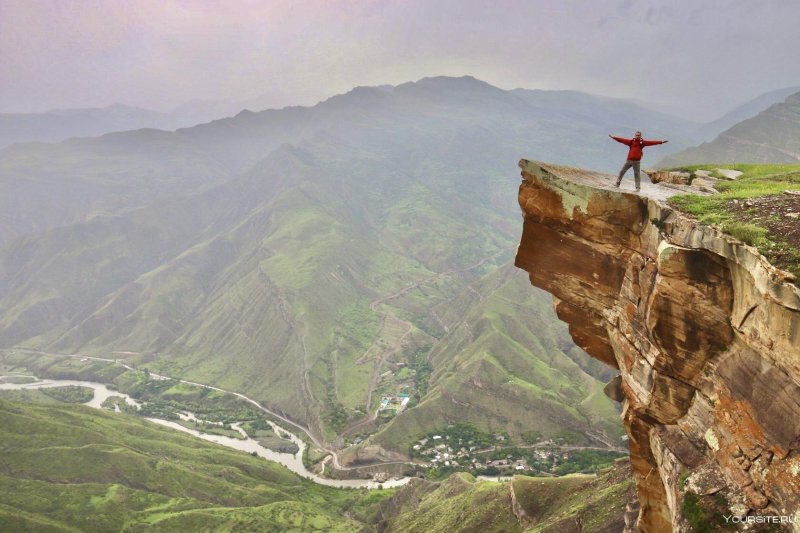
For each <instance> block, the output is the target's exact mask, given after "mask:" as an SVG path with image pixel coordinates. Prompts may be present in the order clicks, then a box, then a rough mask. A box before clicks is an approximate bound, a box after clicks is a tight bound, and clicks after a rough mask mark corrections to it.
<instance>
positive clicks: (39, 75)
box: [0, 0, 800, 118]
mask: <svg viewBox="0 0 800 533" xmlns="http://www.w3.org/2000/svg"><path fill="white" fill-rule="evenodd" d="M798 22H800V2H798V1H795V0H760V1H757V0H702V1H698V0H674V1H660V2H658V1H647V0H638V1H634V0H585V1H570V0H520V1H514V0H509V1H502V0H495V1H472V0H329V1H322V0H319V1H304V0H263V1H255V0H225V1H222V0H219V1H213V0H193V1H189V0H175V1H167V0H162V1H156V0H119V1H115V0H63V1H61V0H0V112H29V111H42V110H46V109H51V108H64V107H95V106H105V105H109V104H111V103H117V102H118V103H124V104H129V105H137V106H142V107H148V108H152V109H158V110H169V109H171V108H173V107H175V106H178V105H180V104H182V103H185V102H187V101H191V100H198V99H200V100H228V101H248V100H252V99H254V98H258V102H259V103H261V104H262V105H263V106H269V107H281V106H284V105H290V104H312V103H315V102H317V101H319V100H321V99H324V98H326V97H328V96H331V95H333V94H336V93H341V92H345V91H347V90H349V89H351V88H352V87H354V86H358V85H380V84H386V83H388V84H398V83H402V82H405V81H411V80H417V79H419V78H421V77H424V76H434V75H463V74H471V75H473V76H475V77H477V78H480V79H482V80H485V81H487V82H489V83H492V84H494V85H497V86H499V87H502V88H508V89H510V88H515V87H526V88H542V89H577V90H582V91H587V92H592V93H597V94H604V95H609V96H617V97H632V98H637V99H641V100H646V101H652V102H659V103H663V104H670V105H672V106H676V107H679V108H681V109H682V110H684V112H686V113H692V114H694V115H695V117H696V118H714V117H715V116H716V115H718V114H721V113H723V112H724V111H727V110H728V109H729V108H731V107H733V106H734V105H737V104H739V103H741V102H743V101H745V100H748V99H750V98H752V97H755V96H757V95H759V94H762V93H764V92H766V91H769V90H773V89H778V88H783V87H787V86H792V85H800V61H798V57H799V56H800V32H798V31H797V26H798Z"/></svg>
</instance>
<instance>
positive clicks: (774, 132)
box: [658, 93, 800, 167]
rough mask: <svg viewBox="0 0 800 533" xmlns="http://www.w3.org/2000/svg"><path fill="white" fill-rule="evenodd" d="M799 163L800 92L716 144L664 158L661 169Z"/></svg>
mask: <svg viewBox="0 0 800 533" xmlns="http://www.w3.org/2000/svg"><path fill="white" fill-rule="evenodd" d="M798 160H800V93H795V94H794V95H791V96H789V97H788V98H787V99H786V101H785V102H781V103H778V104H775V105H773V106H771V107H769V108H768V109H766V110H764V111H762V112H761V113H759V114H758V115H756V116H754V117H752V118H749V119H747V120H743V121H741V122H739V123H737V124H735V125H734V126H732V127H731V128H729V129H727V130H726V131H724V132H722V133H721V134H720V135H719V136H717V137H716V138H715V139H714V140H713V141H711V142H707V143H703V144H701V145H700V146H696V147H692V148H687V149H686V150H683V151H682V152H678V153H677V154H673V155H670V156H667V157H665V158H664V159H662V160H661V161H659V163H658V166H659V167H674V166H682V165H696V164H704V163H717V164H731V163H796V162H797V161H798Z"/></svg>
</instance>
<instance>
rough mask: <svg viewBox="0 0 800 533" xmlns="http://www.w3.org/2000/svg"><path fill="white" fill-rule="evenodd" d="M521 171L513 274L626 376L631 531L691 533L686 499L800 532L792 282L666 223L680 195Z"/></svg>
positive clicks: (797, 332)
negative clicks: (709, 500)
mask: <svg viewBox="0 0 800 533" xmlns="http://www.w3.org/2000/svg"><path fill="white" fill-rule="evenodd" d="M520 167H521V168H522V177H523V181H522V185H521V186H520V192H519V202H520V206H521V207H522V211H523V215H524V222H523V234H522V239H521V242H520V246H519V249H518V252H517V258H516V265H517V266H518V267H520V268H523V269H525V270H527V271H528V272H529V273H530V279H531V282H532V283H533V284H534V285H536V286H538V287H541V288H543V289H545V290H547V291H549V292H550V293H552V294H553V296H554V297H555V302H556V311H557V313H558V316H559V318H561V319H562V320H564V321H565V322H567V323H568V324H569V327H570V333H571V334H572V337H573V339H574V340H575V342H576V343H577V344H578V345H579V346H581V347H582V348H583V349H584V350H586V352H587V353H589V354H590V355H592V356H594V357H596V358H598V359H600V360H602V361H605V362H606V363H608V364H610V365H612V366H614V367H616V368H618V369H619V371H620V382H619V383H618V384H613V385H611V386H610V387H609V388H608V391H609V393H610V394H614V393H615V391H617V393H618V391H621V392H622V395H623V396H624V399H623V420H624V422H625V425H626V427H627V431H628V436H629V439H630V451H631V464H632V467H633V471H634V476H635V479H636V484H637V488H638V493H639V500H640V505H641V508H640V511H639V518H638V527H639V530H640V531H643V532H653V533H662V532H666V531H688V530H689V528H690V525H689V523H688V522H687V521H686V519H685V516H684V514H683V512H682V509H683V507H684V502H685V500H686V498H687V491H689V492H691V491H696V492H691V494H692V496H691V499H692V502H696V501H697V498H704V497H712V495H713V497H714V498H716V499H715V502H717V503H719V502H723V504H724V507H725V508H726V510H727V512H730V513H731V514H735V515H737V516H742V515H744V514H759V515H783V516H790V517H794V518H795V522H796V524H800V454H799V453H798V448H800V385H798V384H799V383H800V291H799V290H798V288H797V286H796V285H795V283H794V282H795V280H794V278H793V277H792V276H791V274H788V273H786V272H784V271H781V270H779V269H776V268H775V267H773V266H772V265H770V264H769V263H768V262H767V261H766V259H764V258H763V257H762V256H761V255H759V254H758V253H757V251H756V250H754V249H753V248H751V247H749V246H747V245H745V244H743V243H741V242H739V241H737V240H736V239H734V238H732V237H730V236H726V235H724V234H722V233H721V232H719V231H718V230H716V229H715V228H712V227H708V226H700V225H697V224H696V223H694V222H693V221H692V220H690V219H689V218H687V217H685V216H682V215H681V214H679V213H677V212H675V211H674V210H672V209H671V208H669V207H668V206H667V205H666V202H665V200H666V199H667V198H668V197H669V196H671V195H672V194H678V193H680V192H681V191H680V190H676V189H674V188H668V187H664V186H661V185H656V184H649V183H643V184H642V186H643V187H642V194H640V195H639V194H632V193H629V192H625V191H624V190H619V189H615V188H614V187H613V184H614V181H615V178H614V177H613V176H606V175H602V174H598V173H594V172H589V171H586V170H581V169H575V168H568V167H559V166H554V165H548V164H544V163H538V162H531V161H527V160H522V161H520ZM692 504H693V505H694V503H692ZM720 518H721V517H720ZM779 527H785V528H787V527H788V528H791V527H792V526H779ZM794 527H796V528H797V527H798V526H797V525H795V526H794ZM795 531H800V529H795Z"/></svg>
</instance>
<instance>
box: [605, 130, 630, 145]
mask: <svg viewBox="0 0 800 533" xmlns="http://www.w3.org/2000/svg"><path fill="white" fill-rule="evenodd" d="M608 136H609V137H611V138H612V139H614V140H615V141H617V142H618V143H622V144H627V145H630V144H631V139H626V138H625V137H614V136H613V135H611V134H610V133H609V134H608Z"/></svg>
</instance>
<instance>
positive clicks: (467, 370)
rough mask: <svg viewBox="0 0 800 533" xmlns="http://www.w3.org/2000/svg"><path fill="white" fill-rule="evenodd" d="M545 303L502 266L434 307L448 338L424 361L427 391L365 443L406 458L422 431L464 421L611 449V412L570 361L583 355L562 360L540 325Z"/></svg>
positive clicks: (617, 432)
mask: <svg viewBox="0 0 800 533" xmlns="http://www.w3.org/2000/svg"><path fill="white" fill-rule="evenodd" d="M473 291H474V292H473ZM551 305H552V304H551V303H550V302H549V298H540V297H539V295H537V294H536V293H535V290H534V289H533V288H532V287H531V286H530V282H529V281H528V279H527V276H526V275H525V273H524V272H521V271H518V270H516V269H514V268H513V267H511V266H505V267H502V268H500V269H499V270H496V271H494V272H492V273H490V274H488V275H487V276H485V277H484V278H482V279H481V280H479V281H477V282H476V283H474V284H473V289H472V290H469V291H465V293H464V294H462V295H461V296H460V297H459V298H457V299H456V300H455V301H454V302H453V303H451V304H448V305H447V306H443V307H444V308H443V309H440V310H439V311H440V312H441V316H442V319H443V321H445V322H446V323H449V324H450V331H449V333H448V334H447V335H446V336H445V337H443V339H442V340H441V341H440V342H438V343H437V344H436V346H435V347H434V349H433V351H432V352H431V354H430V358H431V361H432V362H433V366H434V368H435V369H436V370H435V371H434V373H433V375H432V377H431V383H430V387H431V392H430V393H429V395H428V397H426V398H423V400H422V401H421V403H420V404H419V405H418V406H417V407H415V408H413V409H410V410H408V411H406V412H404V413H402V414H401V415H400V416H399V417H397V418H396V419H395V420H394V421H392V423H391V424H390V425H389V426H388V427H386V429H384V430H383V431H382V432H380V433H378V434H377V435H376V436H375V437H374V439H373V440H374V441H375V442H378V443H380V444H382V445H383V446H384V447H391V448H394V449H399V450H400V451H407V449H408V446H409V445H410V444H411V443H412V442H413V441H414V440H416V439H417V438H419V436H420V435H422V434H424V433H427V432H429V431H432V430H435V429H439V428H442V427H443V426H445V425H447V424H449V423H455V422H466V421H469V422H472V423H475V424H476V425H477V426H478V427H479V428H481V429H483V430H485V431H489V432H504V431H505V432H508V433H509V435H510V436H512V438H519V437H520V435H521V434H522V433H524V432H527V431H537V432H539V433H540V434H541V435H542V436H544V437H554V436H559V435H563V434H564V432H565V431H566V432H569V433H570V438H569V439H568V440H571V441H573V442H575V443H580V444H583V443H587V442H589V441H588V439H586V437H585V436H583V435H582V434H583V432H584V431H585V430H587V429H592V430H595V431H598V432H602V433H605V434H606V435H608V436H609V437H611V439H612V440H614V441H617V442H619V438H620V437H621V436H622V435H623V429H622V427H621V425H620V423H619V416H618V411H617V407H616V406H615V405H614V404H613V402H612V401H611V400H609V399H608V398H607V397H606V396H605V395H604V394H603V393H602V386H603V385H602V383H601V382H600V381H598V380H596V379H595V378H593V377H591V376H589V375H588V374H586V373H585V372H584V370H582V369H581V368H580V367H579V366H578V364H576V362H575V361H574V360H573V359H577V360H580V359H579V358H581V357H586V356H585V354H578V353H570V350H571V348H570V347H571V345H572V344H571V342H570V338H569V333H568V331H567V328H566V326H565V325H563V324H560V323H559V324H553V325H548V327H547V328H543V327H542V326H541V325H542V324H543V323H544V322H545V321H546V320H547V317H548V314H549V312H550V306H551ZM577 351H578V350H576V352H577ZM522 405H524V406H525V408H524V409H520V407H519V406H522Z"/></svg>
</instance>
